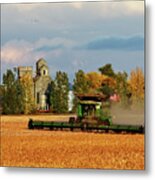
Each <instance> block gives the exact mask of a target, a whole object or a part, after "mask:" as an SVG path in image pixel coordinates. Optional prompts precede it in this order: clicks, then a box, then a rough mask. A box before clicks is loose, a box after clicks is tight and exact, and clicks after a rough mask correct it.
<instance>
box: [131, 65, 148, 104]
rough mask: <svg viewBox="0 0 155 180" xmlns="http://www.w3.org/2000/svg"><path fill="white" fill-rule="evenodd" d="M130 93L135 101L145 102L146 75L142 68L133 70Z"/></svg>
mask: <svg viewBox="0 0 155 180" xmlns="http://www.w3.org/2000/svg"><path fill="white" fill-rule="evenodd" d="M129 85H130V91H131V93H132V98H133V100H134V101H141V100H142V101H143V100H144V89H145V83H144V74H143V71H142V69H141V68H138V67H137V68H136V69H135V70H132V71H131V73H130V78H129Z"/></svg>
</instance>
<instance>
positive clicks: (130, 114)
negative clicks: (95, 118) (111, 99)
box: [110, 104, 144, 125]
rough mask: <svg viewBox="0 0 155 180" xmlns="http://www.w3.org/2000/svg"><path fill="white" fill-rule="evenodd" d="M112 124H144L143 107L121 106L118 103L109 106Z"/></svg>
mask: <svg viewBox="0 0 155 180" xmlns="http://www.w3.org/2000/svg"><path fill="white" fill-rule="evenodd" d="M110 111H111V115H112V121H113V124H129V125H144V107H142V106H140V107H139V106H134V107H131V108H123V107H121V106H120V105H119V104H114V105H112V106H111V110H110Z"/></svg>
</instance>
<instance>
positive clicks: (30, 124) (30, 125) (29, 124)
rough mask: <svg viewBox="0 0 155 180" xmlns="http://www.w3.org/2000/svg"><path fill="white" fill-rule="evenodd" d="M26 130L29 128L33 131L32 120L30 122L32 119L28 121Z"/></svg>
mask: <svg viewBox="0 0 155 180" xmlns="http://www.w3.org/2000/svg"><path fill="white" fill-rule="evenodd" d="M28 128H29V129H34V126H33V120H32V119H30V120H29V123H28Z"/></svg>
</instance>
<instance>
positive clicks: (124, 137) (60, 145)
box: [1, 116, 144, 170]
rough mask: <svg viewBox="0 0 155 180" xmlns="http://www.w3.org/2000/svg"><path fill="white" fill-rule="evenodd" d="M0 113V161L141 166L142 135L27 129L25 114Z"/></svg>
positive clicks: (11, 163)
mask: <svg viewBox="0 0 155 180" xmlns="http://www.w3.org/2000/svg"><path fill="white" fill-rule="evenodd" d="M30 117H32V118H34V119H44V120H47V119H51V120H53V119H54V120H59V119H60V120H63V119H67V116H1V165H2V166H19V167H23V166H24V167H51V168H97V169H139V170H143V169H144V135H141V134H104V133H88V132H70V131H49V130H29V129H27V123H28V120H29V118H30Z"/></svg>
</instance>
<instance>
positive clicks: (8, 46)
mask: <svg viewBox="0 0 155 180" xmlns="http://www.w3.org/2000/svg"><path fill="white" fill-rule="evenodd" d="M73 45H74V42H73V41H71V40H67V39H64V38H53V39H47V38H40V39H39V40H37V41H35V42H28V41H24V40H12V41H9V42H7V43H5V44H4V45H3V46H2V49H1V59H2V63H7V64H24V63H29V62H32V61H36V59H38V58H40V57H47V56H50V57H51V58H53V57H55V58H56V57H59V56H60V55H61V54H62V49H63V48H71V47H72V46H73ZM47 48H48V50H47Z"/></svg>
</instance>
